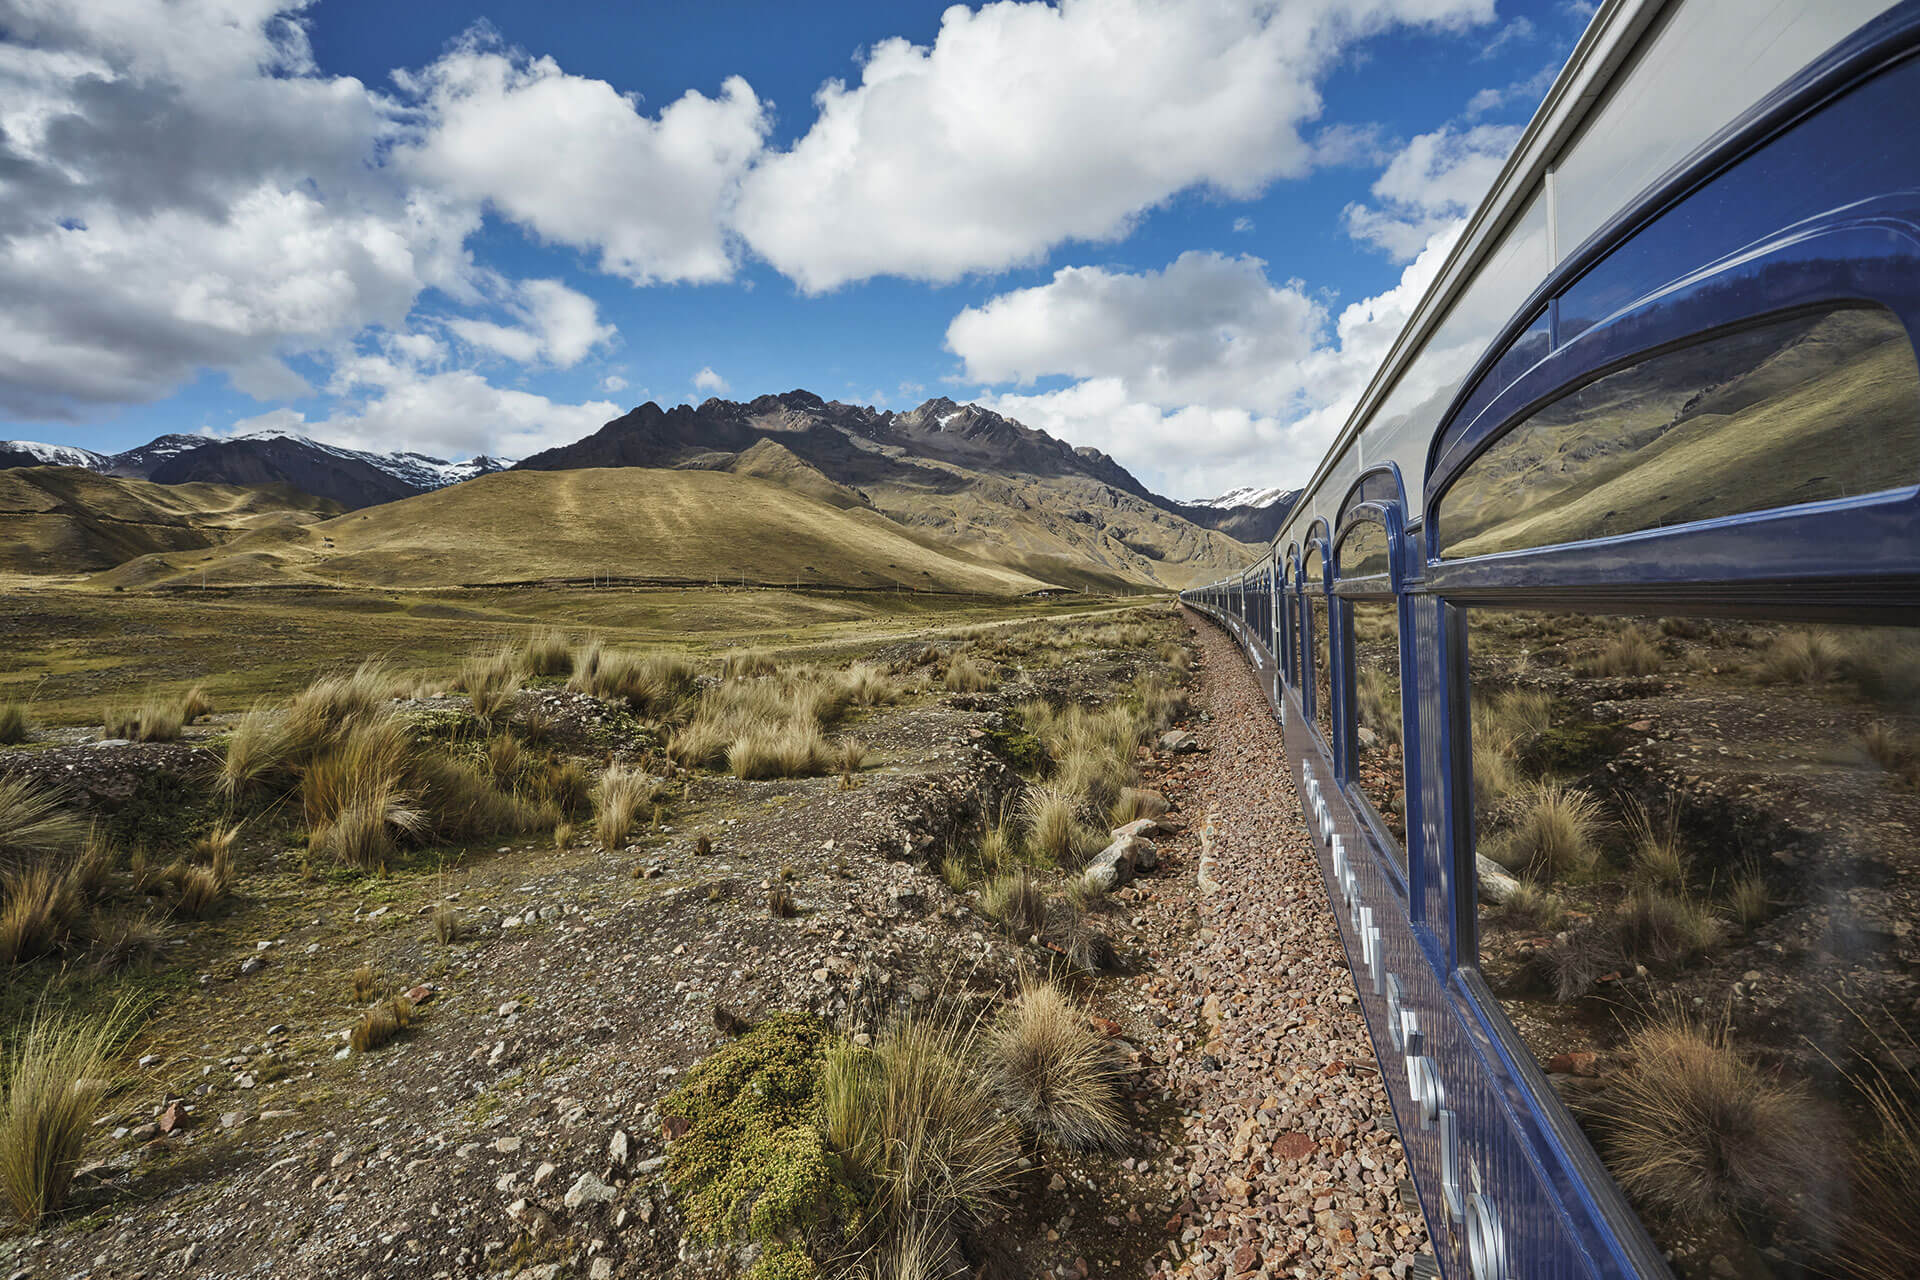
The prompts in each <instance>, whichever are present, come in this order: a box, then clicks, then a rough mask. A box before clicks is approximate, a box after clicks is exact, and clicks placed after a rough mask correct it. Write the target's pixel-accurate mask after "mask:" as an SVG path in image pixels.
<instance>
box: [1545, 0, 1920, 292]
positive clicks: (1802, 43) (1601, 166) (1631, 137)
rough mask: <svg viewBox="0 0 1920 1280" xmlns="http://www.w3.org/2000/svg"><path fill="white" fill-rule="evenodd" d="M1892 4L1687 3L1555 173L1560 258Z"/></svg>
mask: <svg viewBox="0 0 1920 1280" xmlns="http://www.w3.org/2000/svg"><path fill="white" fill-rule="evenodd" d="M1892 7H1893V6H1892V4H1891V3H1889V0H1820V3H1818V4H1806V3H1804V2H1803V0H1774V3H1772V4H1766V5H1762V4H1757V3H1755V2H1754V0H1687V3H1685V4H1680V5H1675V6H1672V9H1671V16H1670V17H1669V18H1668V19H1667V21H1666V22H1665V23H1664V25H1663V26H1662V27H1661V28H1660V29H1659V30H1658V31H1656V32H1655V33H1654V35H1653V38H1652V39H1651V41H1649V42H1647V43H1646V44H1644V45H1643V46H1642V52H1641V53H1640V54H1639V55H1638V56H1637V57H1636V58H1635V61H1634V65H1633V66H1632V67H1631V68H1629V69H1628V70H1627V72H1626V74H1625V75H1623V76H1621V77H1620V78H1619V79H1617V80H1615V81H1614V83H1613V84H1612V85H1611V86H1610V87H1609V88H1608V91H1607V98H1606V101H1604V102H1602V103H1601V105H1600V107H1599V108H1598V110H1596V111H1595V112H1594V113H1593V115H1592V116H1591V117H1590V118H1589V119H1588V121H1587V124H1586V125H1585V126H1584V127H1583V128H1582V129H1581V132H1580V136H1579V137H1578V138H1577V139H1575V141H1574V143H1573V145H1572V146H1571V147H1569V148H1568V149H1567V151H1566V153H1565V154H1564V155H1562V156H1561V158H1560V160H1559V162H1558V164H1557V165H1556V168H1555V172H1554V193H1553V194H1554V213H1555V219H1556V222H1557V228H1556V229H1557V230H1558V232H1559V235H1558V237H1557V239H1558V242H1559V249H1560V253H1561V256H1563V257H1564V256H1566V255H1567V254H1569V253H1571V252H1572V251H1573V250H1575V249H1577V248H1579V247H1580V243H1581V242H1582V241H1583V240H1585V239H1586V238H1587V237H1588V236H1590V235H1592V234H1593V233H1594V232H1595V231H1598V230H1599V229H1600V227H1601V225H1602V224H1603V223H1605V222H1606V220H1607V219H1608V218H1610V217H1612V216H1613V215H1614V214H1615V213H1616V212H1618V211H1619V209H1620V208H1621V207H1622V203H1623V201H1624V200H1625V199H1626V198H1628V197H1631V196H1633V195H1635V194H1636V193H1638V192H1640V191H1641V190H1643V189H1645V188H1646V186H1647V185H1648V184H1649V183H1651V182H1653V181H1654V180H1655V179H1656V178H1658V177H1659V176H1660V175H1661V174H1663V173H1665V172H1666V171H1667V170H1668V169H1670V168H1672V167H1673V166H1674V165H1675V164H1677V163H1679V162H1680V161H1681V160H1683V159H1684V158H1686V155H1687V153H1688V152H1690V151H1692V150H1693V149H1694V148H1695V147H1696V146H1698V145H1699V144H1700V142H1701V141H1702V140H1703V139H1705V138H1708V137H1710V136H1712V135H1713V134H1715V133H1717V132H1719V130H1720V129H1722V128H1724V127H1725V126H1726V125H1728V124H1730V123H1732V121H1733V120H1734V118H1735V117H1736V116H1738V115H1739V114H1740V113H1741V112H1743V111H1745V110H1746V109H1747V108H1748V107H1751V106H1752V105H1753V104H1754V103H1756V102H1758V101H1759V100H1760V98H1761V97H1763V96H1765V95H1766V94H1767V93H1768V92H1769V91H1771V90H1772V89H1773V88H1774V87H1775V86H1777V85H1779V84H1780V83H1782V82H1783V81H1785V80H1786V79H1787V78H1789V77H1790V76H1792V75H1793V74H1794V73H1795V72H1797V71H1799V70H1800V69H1801V68H1802V67H1804V66H1805V65H1806V64H1807V63H1808V62H1809V61H1811V60H1812V59H1813V58H1815V57H1817V56H1818V55H1820V54H1821V53H1823V52H1825V51H1826V50H1827V49H1829V48H1831V47H1832V46H1833V45H1835V44H1837V43H1839V42H1840V41H1841V40H1843V39H1845V38H1846V37H1847V36H1849V35H1851V34H1853V32H1854V31H1856V30H1857V29H1858V28H1859V27H1860V26H1861V24H1863V23H1865V22H1866V21H1867V20H1868V19H1870V18H1872V17H1874V16H1875V15H1877V14H1879V13H1882V12H1884V11H1885V10H1887V9H1890V8H1892Z"/></svg>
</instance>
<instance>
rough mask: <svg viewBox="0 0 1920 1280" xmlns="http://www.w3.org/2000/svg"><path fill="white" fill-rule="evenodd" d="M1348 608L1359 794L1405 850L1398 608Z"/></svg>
mask: <svg viewBox="0 0 1920 1280" xmlns="http://www.w3.org/2000/svg"><path fill="white" fill-rule="evenodd" d="M1347 607H1348V608H1349V609H1350V610H1351V611H1352V614H1353V697H1354V703H1355V709H1356V711H1357V715H1356V716H1355V719H1356V721H1357V728H1356V730H1355V736H1356V742H1355V747H1356V750H1357V758H1358V760H1359V765H1360V776H1359V783H1360V791H1361V794H1362V795H1364V796H1366V798H1367V801H1368V803H1370V804H1372V805H1373V809H1374V812H1375V813H1377V814H1379V815H1380V820H1381V821H1382V822H1383V823H1385V824H1386V827H1387V830H1389V831H1391V832H1392V833H1393V838H1394V839H1395V840H1397V841H1399V842H1400V845H1401V847H1402V848H1404V847H1405V845H1406V840H1407V785H1406V773H1405V771H1404V769H1403V768H1402V765H1401V730H1400V608H1399V606H1398V605H1397V604H1395V603H1394V602H1393V601H1391V600H1349V601H1348V602H1347ZM1402 856H1403V857H1404V854H1403V855H1402Z"/></svg>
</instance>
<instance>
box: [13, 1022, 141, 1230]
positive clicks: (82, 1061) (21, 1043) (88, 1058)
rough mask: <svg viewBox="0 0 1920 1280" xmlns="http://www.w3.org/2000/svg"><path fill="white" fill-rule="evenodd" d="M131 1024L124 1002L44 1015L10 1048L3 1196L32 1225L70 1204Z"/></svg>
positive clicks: (22, 1218) (17, 1037)
mask: <svg viewBox="0 0 1920 1280" xmlns="http://www.w3.org/2000/svg"><path fill="white" fill-rule="evenodd" d="M132 1021H133V1011H132V1009H131V1007H130V1006H129V1005H127V1004H125V1003H121V1004H118V1005H115V1006H114V1007H113V1009H112V1010H111V1011H110V1012H109V1013H107V1014H106V1015H105V1016H104V1017H101V1018H97V1019H92V1020H88V1019H82V1018H77V1017H73V1016H69V1015H62V1014H54V1013H45V1012H43V1013H41V1014H39V1015H37V1016H36V1017H35V1018H34V1019H33V1021H32V1022H31V1023H30V1024H29V1025H28V1026H27V1028H26V1030H25V1031H24V1032H22V1033H20V1034H19V1035H17V1036H16V1037H15V1039H14V1042H13V1043H12V1044H11V1045H10V1046H8V1050H9V1052H8V1054H7V1059H6V1075H5V1080H4V1089H3V1090H0V1197H4V1198H5V1200H6V1202H7V1207H8V1208H9V1209H11V1210H12V1211H13V1215H14V1217H15V1218H17V1219H19V1221H21V1222H22V1223H24V1224H26V1225H27V1226H29V1227H31V1226H33V1225H35V1224H36V1223H38V1222H39V1221H40V1220H41V1219H42V1218H44V1217H45V1216H46V1215H48V1214H50V1213H55V1212H57V1211H58V1210H59V1209H60V1208H61V1207H62V1206H63V1205H65V1204H66V1200H67V1192H68V1189H69V1188H70V1187H71V1186H72V1184H73V1175H74V1173H75V1171H76V1170H78V1169H79V1167H80V1154H81V1151H82V1149H83V1148H84V1147H85V1145H86V1138H87V1131H88V1128H89V1127H90V1126H91V1125H92V1123H93V1119H94V1114H95V1112H96V1110H97V1109H98V1107H99V1105H100V1101H101V1099H102V1098H104V1097H105V1096H106V1093H107V1090H108V1088H109V1087H110V1085H111V1083H112V1075H113V1065H112V1064H113V1055H114V1052H115V1050H116V1049H117V1047H118V1045H119V1043H120V1041H121V1040H122V1039H123V1038H124V1037H125V1035H126V1032H127V1029H128V1027H129V1026H130V1024H131V1023H132Z"/></svg>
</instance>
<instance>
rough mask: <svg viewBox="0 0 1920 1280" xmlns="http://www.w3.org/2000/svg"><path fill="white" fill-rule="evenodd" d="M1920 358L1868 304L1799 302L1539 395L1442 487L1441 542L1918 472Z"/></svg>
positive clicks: (1475, 541)
mask: <svg viewBox="0 0 1920 1280" xmlns="http://www.w3.org/2000/svg"><path fill="white" fill-rule="evenodd" d="M1916 410H1920V366H1916V364H1915V361H1914V355H1913V348H1912V346H1911V345H1910V344H1909V343H1908V341H1907V335H1906V331H1905V330H1904V329H1903V328H1902V327H1901V325H1900V322H1899V320H1897V319H1896V318H1895V317H1894V316H1893V314H1892V313H1891V312H1888V311H1883V310H1879V309H1875V308H1865V307H1849V308H1845V309H1838V310H1830V311H1823V312H1817V313H1814V314H1802V315H1796V316H1793V317H1791V318H1789V319H1785V320H1775V321H1772V322H1770V323H1767V324H1762V325H1757V326H1755V327H1752V328H1748V329H1741V330H1738V331H1736V332H1732V333H1726V334H1722V335H1720V336H1718V337H1714V338H1710V339H1708V340H1707V341H1704V342H1700V343H1696V344H1694V345H1692V346H1689V347H1683V348H1681V349H1679V350H1676V351H1668V352H1665V353H1663V354H1660V355H1656V356H1652V357H1650V358H1648V359H1646V360H1642V361H1640V362H1639V363H1638V364H1634V365H1630V366H1628V367H1627V368H1624V369H1620V370H1616V371H1615V372H1613V373H1610V374H1607V375H1606V376H1604V377H1602V378H1599V379H1597V380H1596V381H1593V382H1590V383H1588V384H1587V385H1586V386H1584V387H1581V388H1580V389H1579V390H1577V391H1574V392H1572V393H1571V394H1569V395H1566V396H1563V397H1561V398H1560V399H1558V400H1555V401H1553V402H1552V403H1551V404H1548V405H1547V406H1545V407H1544V408H1541V409H1537V410H1535V411H1534V412H1533V413H1532V414H1531V415H1529V416H1528V417H1527V418H1525V419H1523V420H1522V421H1521V422H1519V423H1518V424H1517V425H1515V426H1514V427H1513V428H1512V429H1510V430H1509V431H1507V432H1506V433H1505V434H1504V435H1503V436H1501V437H1500V439H1498V440H1497V441H1495V442H1494V444H1493V446H1492V447H1491V448H1489V449H1488V450H1487V451H1486V452H1485V453H1483V454H1481V455H1480V456H1479V457H1478V458H1477V459H1475V460H1474V461H1473V462H1472V463H1471V464H1470V465H1469V466H1468V467H1467V468H1466V470H1464V471H1463V472H1462V473H1461V474H1460V476H1459V477H1458V478H1457V479H1456V480H1455V481H1454V482H1453V483H1452V484H1451V485H1449V486H1448V488H1447V491H1446V493H1445V494H1444V495H1443V496H1442V497H1441V499H1440V514H1439V531H1440V537H1441V540H1442V547H1441V554H1442V556H1445V557H1449V558H1453V557H1461V556H1474V555H1484V554H1487V553H1489V552H1494V551H1513V550H1518V549H1520V548H1523V547H1539V546H1548V545H1552V544H1556V543H1565V542H1581V541H1584V540H1586V539H1588V538H1599V537H1605V536H1608V535H1611V534H1622V533H1635V532H1638V531H1640V530H1643V529H1655V528H1661V527H1664V526H1667V525H1674V524H1683V523H1686V522H1688V521H1693V520H1706V519H1710V518H1712V517H1715V516H1729V515H1737V514H1739V513H1741V512H1746V511H1764V510H1766V509H1768V508H1770V507H1782V506H1789V505H1792V504H1795V503H1802V502H1815V501H1819V500H1822V499H1827V498H1842V497H1852V496H1856V495H1859V494H1865V493H1874V492H1878V491H1882V490H1885V489H1888V488H1893V487H1898V486H1902V485H1910V484H1913V483H1915V482H1916V481H1920V423H1916V420H1915V413H1916Z"/></svg>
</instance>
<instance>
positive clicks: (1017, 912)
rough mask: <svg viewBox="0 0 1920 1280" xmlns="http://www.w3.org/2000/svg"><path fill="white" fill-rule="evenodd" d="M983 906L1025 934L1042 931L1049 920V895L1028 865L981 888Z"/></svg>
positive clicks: (1021, 933)
mask: <svg viewBox="0 0 1920 1280" xmlns="http://www.w3.org/2000/svg"><path fill="white" fill-rule="evenodd" d="M980 909H981V910H982V911H985V912H986V913H987V915H989V916H991V917H992V918H993V919H995V920H998V921H999V922H1000V923H1001V924H1002V925H1003V926H1005V927H1006V928H1007V929H1008V930H1009V931H1010V932H1012V933H1015V934H1020V935H1022V936H1025V935H1029V934H1035V933H1038V932H1040V930H1041V929H1043V928H1045V927H1046V923H1047V897H1046V895H1045V894H1044V893H1042V892H1041V891H1040V886H1039V885H1037V884H1035V883H1034V882H1033V880H1032V878H1031V877H1029V876H1028V875H1027V869H1026V868H1025V867H1020V868H1017V869H1016V870H1014V871H1013V872H1012V873H1011V874H1009V875H1003V876H995V877H994V878H993V879H991V880H989V881H987V883H986V885H985V886H984V887H983V888H982V889H981V891H980Z"/></svg>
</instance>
